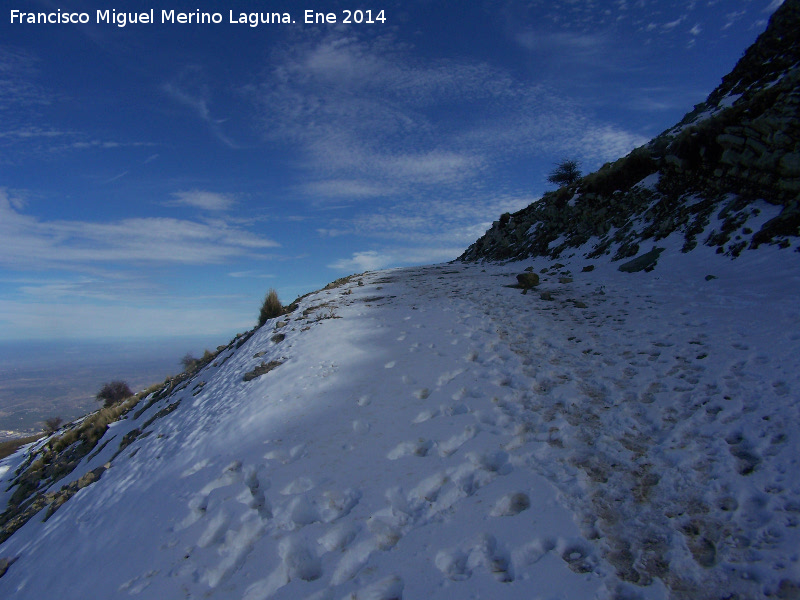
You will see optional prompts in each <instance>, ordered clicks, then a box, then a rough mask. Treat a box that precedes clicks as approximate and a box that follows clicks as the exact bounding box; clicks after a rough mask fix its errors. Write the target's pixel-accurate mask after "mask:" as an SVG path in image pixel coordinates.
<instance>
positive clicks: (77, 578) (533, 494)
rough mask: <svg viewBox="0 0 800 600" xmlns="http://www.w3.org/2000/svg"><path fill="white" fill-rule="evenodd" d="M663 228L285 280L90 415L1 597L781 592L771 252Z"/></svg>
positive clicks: (24, 535)
mask: <svg viewBox="0 0 800 600" xmlns="http://www.w3.org/2000/svg"><path fill="white" fill-rule="evenodd" d="M663 242H664V245H665V246H666V247H667V250H665V251H664V253H663V254H662V255H661V257H660V259H659V267H658V269H657V270H656V271H654V272H652V273H644V272H641V273H634V274H626V273H620V272H619V271H618V270H617V268H616V264H613V263H609V262H608V261H607V260H603V261H598V262H595V263H594V265H595V268H594V270H592V271H590V272H586V271H583V267H584V266H586V265H587V264H588V263H587V262H586V261H584V260H582V259H581V260H580V261H579V262H572V263H571V262H570V261H569V259H566V260H562V263H563V266H555V265H554V264H553V263H552V261H549V260H547V259H545V258H538V259H529V260H526V261H523V262H519V263H511V264H505V265H498V264H488V263H487V264H454V265H438V266H431V267H424V268H413V269H401V270H392V271H386V272H379V273H368V274H365V275H363V276H361V277H360V283H359V278H353V279H351V280H350V281H349V282H347V283H345V284H344V285H342V286H341V287H338V288H335V289H331V290H324V291H321V292H318V293H316V294H313V295H311V296H308V297H306V298H305V299H303V301H302V302H301V304H300V306H299V308H298V309H297V310H296V311H295V312H294V313H292V314H291V315H289V316H287V317H282V318H281V319H276V320H271V321H269V322H268V323H267V324H266V325H265V326H264V327H263V328H261V329H260V330H258V331H257V332H256V333H255V335H253V336H252V337H251V338H250V339H249V340H248V341H247V342H246V343H244V344H243V345H242V346H241V347H239V348H238V349H237V348H235V347H230V348H229V349H227V350H225V351H224V352H223V353H221V354H220V355H219V356H217V357H216V359H215V360H214V362H213V363H211V364H209V365H208V366H206V367H205V368H204V369H203V370H201V371H200V372H199V373H197V374H196V375H195V376H194V378H193V379H191V380H190V381H189V382H188V383H186V385H185V386H184V387H182V388H181V389H178V390H177V391H174V392H173V393H172V394H171V395H169V396H166V397H164V398H162V399H161V400H159V401H157V402H155V403H154V404H153V405H152V406H151V407H150V408H148V409H147V410H146V411H145V412H143V413H142V414H140V415H139V416H138V418H134V413H133V412H131V413H129V414H128V417H127V418H125V419H123V420H121V421H119V422H118V423H116V424H114V425H112V426H111V427H110V428H109V429H108V431H107V432H106V433H105V436H104V438H103V439H102V440H101V442H100V443H99V444H98V448H102V449H101V450H100V451H99V452H98V453H96V455H89V457H86V458H84V459H82V461H81V463H80V464H79V466H78V467H77V468H76V469H75V470H74V471H73V472H72V473H71V475H69V476H68V479H65V480H62V481H60V482H58V483H57V484H56V487H57V488H59V487H61V486H63V485H65V484H67V483H69V482H70V481H77V480H78V479H80V478H81V477H82V476H84V475H85V474H86V473H89V472H90V471H93V470H94V469H97V468H98V467H102V466H103V465H106V466H107V467H108V468H107V469H106V470H105V471H103V472H102V476H101V478H100V479H99V480H98V481H96V482H94V483H92V484H90V485H87V486H86V487H83V489H81V490H80V491H78V492H77V494H75V495H74V496H72V498H70V499H69V500H68V501H67V502H66V503H64V505H63V506H61V507H60V508H59V509H58V510H57V511H56V512H55V513H54V514H53V515H52V516H51V517H50V518H49V519H48V520H47V521H46V522H42V518H43V516H44V514H45V510H43V511H42V512H41V513H39V514H38V515H36V516H35V517H34V518H32V519H31V520H30V521H29V522H28V523H27V524H26V525H24V526H23V527H22V528H21V529H19V530H18V531H17V532H16V533H14V535H12V536H11V537H10V538H9V539H8V540H7V541H5V542H4V543H3V544H2V545H0V559H7V562H11V560H13V559H16V560H15V561H14V562H13V563H11V564H10V567H9V568H8V570H7V572H6V573H5V575H3V576H2V578H0V597H2V598H19V599H31V600H32V599H39V598H48V597H53V596H54V595H57V596H58V597H59V598H63V599H64V600H70V599H76V600H77V599H84V598H108V599H111V598H128V597H137V598H152V599H159V600H161V599H173V598H175V599H177V598H220V599H222V598H224V599H229V598H230V599H243V600H256V599H267V598H275V599H289V598H291V599H296V598H302V599H305V598H314V599H320V600H322V599H336V600H339V599H343V598H358V599H367V598H369V599H384V600H388V599H393V598H406V599H412V598H440V599H459V600H460V599H463V598H509V599H525V600H529V599H532V598H569V599H581V598H667V597H670V598H714V599H717V598H726V597H728V598H732V597H739V598H760V597H778V598H795V597H797V594H798V591H799V590H800V564H798V559H799V557H798V548H800V529H798V524H799V523H800V477H798V475H800V465H798V459H800V432H798V429H797V423H798V419H799V418H800V414H798V412H800V410H799V408H798V395H799V394H800V307H798V304H797V301H796V299H797V296H798V292H800V266H799V265H798V261H797V254H796V253H792V252H785V251H780V250H778V249H777V248H774V247H764V248H760V249H759V250H756V251H752V252H748V253H745V254H744V255H743V256H741V257H740V258H739V259H737V260H735V261H731V260H729V259H727V258H724V257H720V256H717V255H714V254H713V252H712V250H711V249H708V248H705V247H700V248H698V249H696V250H695V251H694V252H692V253H690V254H689V255H686V254H682V253H681V252H680V247H681V245H682V240H679V239H673V238H668V239H667V240H663ZM578 255H580V254H579V253H578ZM526 267H532V268H533V270H534V271H535V272H537V273H539V274H540V276H541V279H542V281H541V283H540V284H539V286H538V287H536V288H534V289H531V290H529V291H528V292H527V293H526V294H522V293H521V290H520V289H516V288H512V287H509V286H510V285H512V284H514V283H516V275H517V274H519V273H521V272H523V269H525V268H526ZM707 275H713V276H715V277H716V278H708V279H707V277H706V276H707ZM548 298H549V299H548ZM313 307H318V308H316V309H315V310H308V309H311V308H313ZM280 321H283V322H280ZM278 334H283V335H284V336H285V337H284V338H283V339H282V338H281V336H280V335H278ZM273 361H274V362H273ZM276 363H280V364H277V366H276ZM262 364H264V365H270V364H271V366H272V367H274V368H272V370H270V371H269V372H267V373H265V374H263V375H261V376H258V377H256V378H254V379H251V380H249V381H245V380H244V379H245V375H246V374H247V373H252V372H253V371H254V370H255V368H256V367H258V366H259V365H262ZM264 370H266V369H264ZM145 405H146V402H145V401H142V403H140V406H145ZM167 407H172V410H171V412H168V411H166V410H165V409H166V408H167ZM159 412H160V413H161V414H162V415H163V416H162V417H160V418H158V419H156V420H152V421H151V423H150V424H148V425H147V426H146V427H145V423H147V422H148V421H150V420H151V419H152V417H153V416H154V415H156V414H158V413H159ZM165 413H168V414H165ZM137 428H139V429H141V430H142V431H140V432H139V435H138V436H134V435H131V436H128V437H127V438H126V439H127V440H128V441H129V440H130V439H133V438H134V437H135V440H134V441H133V442H132V443H130V444H129V445H127V446H126V447H125V448H124V450H123V451H122V452H121V453H120V454H119V455H118V456H116V458H113V460H112V456H113V455H114V454H115V453H116V452H117V451H118V449H119V448H120V442H122V441H123V438H125V436H126V434H128V433H129V432H131V431H134V430H135V429H137ZM123 446H124V444H123ZM23 459H24V456H23V454H22V453H20V454H17V455H15V456H13V457H9V458H8V459H5V460H4V461H2V463H0V465H2V466H0V471H4V474H3V475H2V478H3V481H2V483H3V486H2V488H0V494H2V495H1V496H0V501H1V502H3V503H5V502H7V501H8V500H9V497H10V495H11V493H12V492H13V489H12V490H9V491H6V487H7V486H8V482H10V481H11V478H12V477H13V474H14V471H15V469H16V468H17V467H18V466H19V465H20V464H21V462H22V461H23Z"/></svg>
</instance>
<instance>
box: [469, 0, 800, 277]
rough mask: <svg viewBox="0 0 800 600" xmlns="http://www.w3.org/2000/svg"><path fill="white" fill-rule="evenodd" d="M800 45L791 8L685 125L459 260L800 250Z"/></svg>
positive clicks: (498, 226) (529, 212)
mask: <svg viewBox="0 0 800 600" xmlns="http://www.w3.org/2000/svg"><path fill="white" fill-rule="evenodd" d="M798 36H800V0H787V1H786V2H784V4H783V5H782V6H781V7H780V8H779V9H778V10H777V11H776V12H775V13H774V14H773V15H772V18H771V19H770V23H769V26H768V28H767V30H766V31H765V32H764V33H763V34H762V35H761V36H759V38H758V40H757V41H756V42H755V43H754V44H753V46H751V47H750V48H749V49H748V50H747V52H746V53H745V55H744V56H743V58H742V59H741V60H740V61H739V62H738V64H737V65H736V67H735V68H734V70H733V71H732V72H731V73H730V74H729V75H727V76H726V77H725V78H724V79H723V81H722V84H721V85H720V86H719V87H718V88H717V89H716V90H714V92H712V93H711V95H710V96H709V97H708V99H707V100H706V102H704V103H702V104H700V105H698V106H696V107H695V109H694V110H693V111H692V112H691V113H689V114H688V115H686V117H685V118H684V119H683V120H682V121H681V122H680V123H679V124H678V125H676V126H675V127H673V128H671V129H670V130H668V131H666V132H664V133H663V134H661V135H660V136H658V137H657V138H655V139H654V140H653V141H651V142H650V143H649V144H647V145H645V146H643V147H641V148H638V149H636V150H634V151H633V152H631V153H630V154H629V155H628V156H626V157H624V158H621V159H619V160H618V161H616V162H614V163H611V164H607V165H605V166H604V167H602V168H601V169H600V170H599V171H597V172H595V173H593V174H591V175H588V176H586V177H584V178H583V179H581V180H580V181H578V182H577V183H575V184H573V185H570V186H567V187H564V188H562V189H559V190H558V191H555V192H550V193H547V194H545V195H544V196H543V197H542V199H540V200H539V201H537V202H535V203H533V204H531V205H530V206H528V207H527V208H525V209H523V210H521V211H519V212H517V213H514V214H504V215H503V216H502V217H501V218H500V219H499V220H498V221H496V222H495V223H494V224H493V225H492V228H491V229H490V230H489V231H488V232H487V233H486V234H485V235H484V236H483V237H481V238H480V239H479V240H477V241H476V242H475V243H474V244H473V245H471V246H470V247H469V248H468V249H467V251H466V252H465V253H464V254H463V255H462V256H461V257H460V259H461V260H467V261H474V260H480V259H488V260H508V259H521V258H525V257H529V256H550V257H551V258H555V257H559V256H562V255H564V254H565V253H569V252H576V249H577V248H580V254H581V255H583V256H584V257H586V258H596V257H599V256H604V255H609V256H611V257H612V258H613V260H621V259H625V258H629V257H632V256H635V255H637V254H639V253H640V252H642V251H651V249H652V248H654V247H655V246H657V245H658V244H659V240H661V239H663V238H665V237H667V236H669V235H670V234H673V233H677V234H679V235H681V236H683V240H684V244H683V251H684V252H688V251H690V250H692V249H693V248H695V247H696V246H697V245H698V244H705V245H708V246H711V247H714V248H716V251H717V252H719V253H721V254H726V255H729V256H732V257H736V256H738V255H739V254H740V253H741V252H742V251H743V250H745V249H746V248H756V247H758V246H759V245H761V244H776V245H778V246H779V247H781V248H789V247H792V246H793V247H794V249H795V250H797V249H798V241H797V236H798V235H800V207H799V206H798V205H799V202H798V198H800V119H798V114H799V113H800V46H798V44H797V39H798ZM763 214H766V215H768V216H769V218H768V219H763V218H760V217H763ZM753 217H759V219H758V220H759V226H758V227H755V226H753V224H752V223H751V219H752V218H753ZM645 262H647V261H645ZM650 266H652V261H651V264H650Z"/></svg>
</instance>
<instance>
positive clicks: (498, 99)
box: [247, 34, 634, 203]
mask: <svg viewBox="0 0 800 600" xmlns="http://www.w3.org/2000/svg"><path fill="white" fill-rule="evenodd" d="M557 42H558V43H559V44H561V45H562V46H565V47H570V48H571V49H572V51H573V52H574V53H576V55H580V56H583V57H584V58H585V60H587V61H588V60H593V61H597V60H603V52H600V51H599V49H600V48H604V47H606V45H607V40H606V38H604V37H602V36H598V35H575V36H572V35H562V36H560V37H558V39H557ZM530 43H531V44H533V43H534V41H531V42H530ZM536 43H538V41H537V42H536ZM273 64H274V65H275V67H274V68H273V70H272V71H271V72H270V73H269V74H268V75H267V76H266V78H265V80H264V81H263V82H262V84H261V85H259V86H250V87H249V88H248V89H247V91H248V93H249V94H250V95H251V97H253V98H254V99H255V101H256V102H257V103H258V104H260V106H261V107H262V115H263V116H262V126H263V127H262V129H263V132H264V135H265V136H266V137H267V138H268V139H271V140H275V141H278V142H280V143H284V144H285V143H289V144H292V145H293V146H294V147H295V148H296V149H297V150H299V151H300V154H301V157H302V159H301V160H298V162H297V165H298V166H299V167H300V168H301V169H303V170H305V171H306V172H307V173H308V179H309V180H307V181H306V182H305V183H304V184H303V185H302V187H301V188H300V189H301V191H302V192H303V193H304V195H306V197H310V198H309V199H311V200H315V199H316V200H319V201H326V200H341V199H351V200H359V199H365V198H375V199H380V200H381V202H384V203H385V202H386V201H391V200H392V198H393V197H396V196H398V195H403V196H408V195H416V194H421V193H430V191H431V187H432V186H435V187H438V189H439V190H440V191H445V192H446V193H452V192H454V191H455V190H462V191H463V190H471V189H474V188H475V187H476V186H477V185H480V183H481V181H482V180H484V179H486V178H487V177H490V176H491V175H492V173H493V171H494V170H495V169H496V168H497V167H499V166H500V165H502V164H503V163H504V162H505V161H508V160H512V161H516V160H519V157H520V156H521V155H526V154H527V155H530V156H531V158H532V159H534V158H535V157H536V156H542V155H544V156H547V157H548V159H549V158H550V155H551V153H553V152H555V153H557V154H561V153H563V151H564V149H569V150H571V151H572V150H573V149H575V148H578V149H579V152H581V153H582V154H585V155H586V156H590V157H592V158H600V159H602V160H610V159H614V158H617V157H618V156H610V155H609V154H608V151H609V149H610V148H611V146H610V145H608V144H604V145H602V146H601V147H599V148H598V147H595V146H581V144H580V141H581V140H582V139H583V137H584V135H585V132H586V131H587V129H591V127H592V126H593V124H592V123H591V121H590V117H589V116H588V115H587V111H586V107H584V106H580V105H579V104H577V103H575V102H574V101H573V102H571V101H569V100H568V99H565V98H564V96H563V94H558V93H556V92H555V91H554V90H552V89H550V88H547V87H546V86H543V85H539V84H535V83H530V82H527V81H523V80H521V79H517V78H515V77H514V76H513V75H512V74H511V73H509V72H508V71H506V70H504V69H500V68H497V67H494V66H492V65H490V64H488V63H482V62H468V61H457V60H444V59H439V60H429V61H426V62H422V61H420V60H418V59H416V58H415V57H414V56H413V55H412V54H411V51H410V50H409V49H408V48H406V47H403V46H401V45H400V44H398V43H396V42H394V41H393V40H392V39H391V38H387V37H383V38H379V39H372V40H369V41H364V40H360V39H358V38H357V37H356V36H353V35H349V36H343V35H341V34H334V35H328V36H325V37H322V38H315V39H314V40H312V41H310V42H307V43H304V44H299V45H296V46H293V47H292V48H291V49H289V50H286V51H284V52H283V53H282V54H276V55H274V56H273ZM598 126H599V127H602V126H603V124H602V123H601V124H600V125H594V127H598ZM620 133H622V132H620ZM630 135H631V137H634V134H630Z"/></svg>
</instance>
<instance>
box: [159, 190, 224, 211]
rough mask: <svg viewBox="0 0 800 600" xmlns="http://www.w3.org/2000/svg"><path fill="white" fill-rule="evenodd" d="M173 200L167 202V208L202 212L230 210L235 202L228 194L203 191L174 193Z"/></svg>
mask: <svg viewBox="0 0 800 600" xmlns="http://www.w3.org/2000/svg"><path fill="white" fill-rule="evenodd" d="M172 196H173V197H174V198H175V199H174V200H172V201H170V202H167V205H169V206H191V207H193V208H200V209H202V210H210V211H224V210H228V209H230V208H232V207H233V206H234V204H236V200H235V199H234V198H233V197H232V196H231V195H230V194H219V193H217V192H207V191H203V190H191V191H185V192H175V193H174V194H172Z"/></svg>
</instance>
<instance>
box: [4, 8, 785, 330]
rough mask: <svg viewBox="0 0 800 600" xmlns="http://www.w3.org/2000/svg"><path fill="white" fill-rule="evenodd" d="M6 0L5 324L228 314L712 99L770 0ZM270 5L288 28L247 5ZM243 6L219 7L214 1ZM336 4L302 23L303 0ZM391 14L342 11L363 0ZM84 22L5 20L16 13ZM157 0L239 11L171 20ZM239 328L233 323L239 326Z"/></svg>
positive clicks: (538, 180)
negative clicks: (135, 14)
mask: <svg viewBox="0 0 800 600" xmlns="http://www.w3.org/2000/svg"><path fill="white" fill-rule="evenodd" d="M145 4H146V5H147V8H148V9H149V8H151V7H152V8H153V9H154V14H155V21H156V22H155V23H151V24H149V23H140V24H128V25H127V26H125V27H118V26H116V25H114V24H107V23H101V24H97V23H96V11H97V10H98V9H103V10H105V9H109V8H112V6H111V5H110V4H109V3H103V2H96V1H95V0H64V1H63V2H53V1H51V0H9V2H6V3H4V11H3V12H0V340H15V339H49V338H69V339H71V338H94V337H99V338H115V337H164V336H178V335H189V334H205V335H219V336H220V343H222V342H224V341H227V337H226V336H228V337H229V336H230V335H232V334H234V333H236V332H237V331H244V330H246V329H249V328H250V327H252V326H253V325H254V324H255V321H256V318H257V314H258V309H259V306H260V303H261V300H262V299H263V297H264V294H265V293H266V291H267V289H268V288H270V287H274V288H276V289H277V290H278V292H279V294H280V296H281V298H282V299H283V300H284V301H285V302H288V301H290V300H292V299H294V298H295V297H296V296H298V295H300V294H302V293H305V292H308V291H311V290H313V289H317V288H319V287H321V286H322V285H324V284H325V283H327V282H328V281H331V280H333V279H335V278H337V277H341V276H343V275H347V274H350V273H353V272H361V271H364V270H367V269H378V268H385V267H392V266H401V265H409V264H420V263H434V262H441V261H445V260H450V259H452V258H455V257H456V256H457V255H458V254H460V253H461V252H462V251H463V250H464V248H466V246H468V245H469V244H470V243H471V242H473V241H474V240H475V239H476V238H477V237H478V236H480V235H481V234H482V233H483V232H484V231H485V230H486V228H487V227H488V226H489V225H490V223H491V221H492V220H494V219H496V218H497V217H498V216H499V215H500V214H501V213H502V212H504V211H514V210H518V209H520V208H522V207H524V206H526V205H527V204H529V203H530V202H531V201H533V200H535V199H536V198H538V197H539V196H540V195H541V194H542V192H544V191H545V190H547V189H548V186H547V183H546V176H547V173H548V172H549V171H550V170H551V169H552V167H553V164H554V163H555V162H556V161H558V160H559V159H561V158H565V157H569V158H576V159H578V160H580V161H581V163H582V166H583V169H584V171H591V170H594V169H596V168H597V167H599V166H600V165H601V164H603V163H604V162H606V161H609V160H614V159H616V158H618V157H619V156H622V155H624V154H626V153H627V152H628V151H630V150H631V149H632V148H634V147H635V146H637V145H640V144H642V143H644V142H646V141H647V140H648V139H650V138H651V137H653V136H654V135H657V134H658V133H660V132H662V131H663V130H665V129H667V128H668V127H669V126H670V125H672V124H674V123H675V122H676V121H677V120H679V119H680V118H681V117H682V116H683V114H684V113H686V112H688V111H689V110H690V109H691V108H692V106H693V105H694V104H696V103H698V102H700V101H702V100H703V99H704V98H705V96H706V95H707V94H708V93H709V92H710V91H711V90H712V89H713V88H714V87H715V86H716V85H717V84H718V83H719V80H720V78H721V77H722V76H723V75H724V74H725V73H727V72H728V71H729V70H730V69H731V68H732V67H733V65H734V64H735V63H736V61H737V60H738V58H739V57H740V56H741V54H742V53H743V52H744V50H745V49H746V47H747V46H749V45H750V44H751V43H752V42H753V41H754V40H755V38H756V37H757V36H758V34H759V33H761V32H762V31H763V30H764V28H765V26H766V22H767V19H768V18H769V15H770V14H771V12H773V11H774V10H775V9H776V8H777V7H778V5H779V4H780V2H779V1H777V0H706V1H691V2H690V1H664V0H658V1H651V0H610V1H599V0H598V1H592V0H564V1H561V2H550V1H537V0H528V1H526V2H516V1H512V0H508V1H502V0H496V1H495V0H485V1H476V2H464V1H461V2H456V1H443V2H436V1H433V0H424V1H413V0H411V1H403V2H397V1H395V0H386V1H384V2H380V3H378V2H375V3H374V4H369V3H366V4H364V5H363V6H360V5H359V6H356V5H354V4H351V3H348V2H341V3H340V2H328V1H324V0H319V1H316V2H314V3H309V4H308V5H307V6H305V5H300V4H298V3H296V2H290V1H288V0H286V1H284V2H280V1H275V2H269V3H254V2H245V1H238V2H236V1H234V2H225V3H220V2H210V1H208V0H196V1H195V2H194V3H191V4H186V3H183V4H181V3H178V2H175V3H171V0H158V1H157V2H148V3H142V2H132V1H131V2H116V3H114V6H113V8H116V10H117V11H118V12H121V11H141V10H142V8H141V7H142V5H145ZM261 5H267V6H269V7H270V9H271V10H274V11H279V12H288V13H289V14H290V16H291V18H292V19H294V20H295V21H296V23H294V24H262V25H259V26H258V27H249V26H248V25H243V24H238V23H237V24H231V23H230V22H229V20H230V15H229V11H230V10H232V11H233V13H234V16H235V17H238V14H239V13H240V12H245V13H249V12H253V11H254V10H257V9H254V8H253V7H256V6H261ZM221 6H224V8H221ZM309 7H310V8H312V9H314V10H315V11H323V12H326V13H327V12H333V13H335V14H336V15H337V20H338V21H339V22H337V23H336V24H326V25H309V24H304V23H303V16H304V14H303V10H304V9H305V8H309ZM353 8H362V9H365V10H366V9H370V10H372V11H373V14H374V15H376V16H377V15H378V13H379V12H380V11H383V16H384V17H385V22H384V23H377V22H376V23H373V24H365V23H362V24H350V25H346V24H343V23H341V22H340V21H341V20H342V18H343V16H344V12H343V11H344V10H345V9H353ZM13 9H16V10H19V11H21V12H57V11H59V10H60V11H61V12H62V13H67V12H78V13H80V12H85V13H87V14H88V15H89V16H90V23H88V24H85V25H80V24H28V23H19V22H15V23H11V18H10V13H11V10H13ZM162 10H175V11H188V12H194V11H195V10H200V11H201V12H219V13H220V15H221V16H222V23H220V24H203V25H198V24H179V23H172V24H170V23H167V24H162V23H161V11H162ZM223 338H225V339H223Z"/></svg>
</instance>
